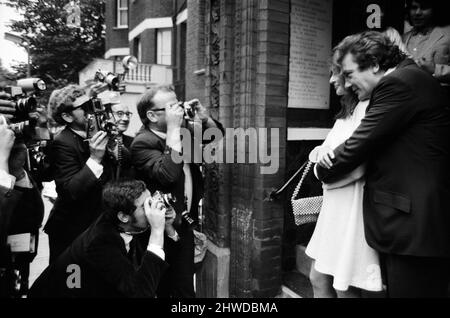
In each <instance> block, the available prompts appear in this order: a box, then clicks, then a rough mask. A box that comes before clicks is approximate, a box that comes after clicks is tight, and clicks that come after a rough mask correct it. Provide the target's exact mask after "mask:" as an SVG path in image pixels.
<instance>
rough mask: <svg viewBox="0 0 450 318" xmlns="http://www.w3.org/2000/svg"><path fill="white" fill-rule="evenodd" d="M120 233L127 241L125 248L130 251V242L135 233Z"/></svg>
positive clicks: (125, 241)
mask: <svg viewBox="0 0 450 318" xmlns="http://www.w3.org/2000/svg"><path fill="white" fill-rule="evenodd" d="M119 234H120V236H121V237H122V239H123V241H124V243H125V248H126V249H127V252H129V251H130V242H131V240H132V239H133V235H130V234H126V233H119Z"/></svg>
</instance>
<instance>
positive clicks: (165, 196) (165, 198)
mask: <svg viewBox="0 0 450 318" xmlns="http://www.w3.org/2000/svg"><path fill="white" fill-rule="evenodd" d="M153 199H154V200H160V201H161V202H162V203H164V206H165V207H166V209H167V210H169V209H172V210H175V203H176V202H177V200H176V198H175V197H174V196H172V194H171V193H162V192H160V191H155V193H154V194H153ZM185 208H186V202H185ZM175 211H176V210H175ZM181 219H184V220H185V221H186V223H187V224H188V225H189V226H194V225H195V221H194V220H193V219H192V218H191V217H190V215H189V212H188V211H184V212H183V213H181V215H178V214H177V218H176V219H175V223H176V224H178V225H180V223H181Z"/></svg>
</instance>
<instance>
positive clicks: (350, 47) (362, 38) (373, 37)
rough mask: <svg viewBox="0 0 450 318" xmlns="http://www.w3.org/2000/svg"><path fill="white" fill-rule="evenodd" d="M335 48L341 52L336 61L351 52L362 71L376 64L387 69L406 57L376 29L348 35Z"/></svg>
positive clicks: (382, 68) (339, 61) (384, 69)
mask: <svg viewBox="0 0 450 318" xmlns="http://www.w3.org/2000/svg"><path fill="white" fill-rule="evenodd" d="M335 50H339V51H340V52H341V54H340V58H339V60H338V63H339V64H340V65H342V60H343V59H344V57H345V56H346V55H347V54H349V53H350V54H352V55H353V57H354V61H355V63H357V64H358V66H359V69H360V70H361V71H364V70H366V69H368V68H369V67H371V66H375V65H378V66H379V67H380V69H381V70H383V71H387V70H388V69H390V68H393V67H395V66H397V65H398V64H399V63H400V62H402V61H403V60H404V59H405V58H406V54H405V53H403V52H401V50H400V49H399V47H398V46H397V45H394V44H393V43H392V41H391V40H390V39H389V38H388V37H387V36H386V35H384V34H383V33H380V32H376V31H365V32H362V33H358V34H354V35H350V36H348V37H346V38H345V39H344V40H342V42H341V43H339V44H338V45H337V47H336V48H335Z"/></svg>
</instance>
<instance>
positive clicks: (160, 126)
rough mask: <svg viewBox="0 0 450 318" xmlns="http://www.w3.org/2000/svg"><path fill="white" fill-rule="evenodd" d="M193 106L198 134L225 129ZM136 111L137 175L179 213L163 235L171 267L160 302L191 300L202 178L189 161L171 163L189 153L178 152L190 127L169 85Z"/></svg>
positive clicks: (133, 150)
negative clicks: (167, 195) (169, 198)
mask: <svg viewBox="0 0 450 318" xmlns="http://www.w3.org/2000/svg"><path fill="white" fill-rule="evenodd" d="M192 104H193V105H194V109H193V110H194V112H195V114H196V115H195V121H194V123H193V125H196V124H197V125H198V124H199V126H194V127H196V128H195V129H198V128H200V132H202V130H205V129H207V128H216V129H221V130H223V128H222V126H221V125H220V123H218V122H216V121H214V120H213V119H211V118H210V117H209V116H208V114H207V111H206V109H205V108H204V107H203V106H202V105H201V104H200V103H199V102H198V101H197V100H194V101H193V103H192ZM137 109H138V113H139V116H140V118H141V120H142V123H143V127H142V128H141V130H140V131H139V133H138V134H137V136H136V137H135V139H134V142H133V144H132V146H131V156H132V163H133V165H134V166H135V168H136V172H137V173H136V176H137V177H138V178H141V179H142V180H143V181H144V182H145V183H146V185H147V187H148V188H149V190H150V191H152V192H153V191H155V190H159V191H161V192H163V193H171V194H172V196H173V197H174V198H175V202H174V206H175V210H176V212H177V220H176V221H175V228H176V230H175V231H172V232H167V233H166V234H167V236H168V238H167V239H166V240H165V250H166V253H167V262H168V263H169V264H170V268H169V270H168V271H167V273H166V275H165V276H164V278H163V279H162V280H161V283H160V286H159V288H158V297H178V298H188V297H195V291H194V285H193V275H194V234H193V224H192V222H191V221H194V222H195V221H196V220H197V219H198V203H199V200H200V199H201V197H202V196H203V179H202V174H201V171H200V169H199V166H198V165H197V164H194V163H193V162H194V160H193V158H190V162H186V161H183V160H180V161H178V162H177V161H176V160H174V158H177V157H179V155H180V154H181V153H182V152H188V151H189V150H190V149H183V147H182V143H181V129H182V128H183V127H188V128H193V126H191V125H190V124H188V123H187V121H186V119H185V111H184V109H183V107H181V105H180V103H179V102H178V99H177V96H176V95H175V92H174V90H173V88H172V87H171V86H158V87H155V88H152V89H151V90H149V91H148V92H147V93H146V94H145V95H144V96H143V97H142V98H141V100H140V101H139V103H138V105H137ZM194 135H195V133H194ZM191 136H192V134H191ZM201 143H202V140H200V144H201ZM194 144H195V142H194ZM182 215H184V217H181V216H182Z"/></svg>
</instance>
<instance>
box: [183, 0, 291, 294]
mask: <svg viewBox="0 0 450 318" xmlns="http://www.w3.org/2000/svg"><path fill="white" fill-rule="evenodd" d="M199 1H200V2H199ZM191 3H201V0H198V1H194V0H191ZM204 3H205V9H204V12H205V16H204V18H205V28H204V33H205V35H206V38H205V39H206V41H205V42H206V50H205V58H206V74H205V87H206V96H205V104H206V105H208V107H209V109H210V112H211V114H212V116H213V117H214V118H218V119H219V120H220V121H221V122H222V123H223V124H224V126H225V127H227V128H243V129H248V128H267V129H270V128H278V129H279V144H278V145H277V146H276V147H275V148H274V149H270V139H268V141H267V142H266V144H267V145H268V147H269V149H268V153H269V154H270V153H271V151H277V152H278V153H279V170H278V172H277V173H276V174H275V175H262V174H261V172H260V168H261V166H262V165H261V164H259V163H258V164H230V163H229V164H214V165H209V166H207V167H206V187H205V188H206V193H205V207H204V211H205V217H206V220H205V221H206V225H205V232H206V233H207V235H208V238H209V240H210V242H209V243H210V248H209V252H208V254H207V257H206V259H205V264H204V266H203V269H202V271H201V273H200V275H199V277H200V280H199V282H198V288H199V289H198V293H199V296H203V297H217V296H223V297H226V296H231V297H274V296H276V295H278V294H279V293H280V291H281V276H282V272H281V235H282V231H283V207H282V206H281V205H280V204H279V203H272V202H266V201H265V200H264V198H265V197H266V195H267V194H268V193H269V192H270V191H271V190H272V188H275V187H277V186H279V184H280V182H282V180H284V172H285V171H284V170H285V148H286V108H287V91H288V88H287V84H288V53H289V0H239V1H235V0H204ZM188 7H189V8H191V7H190V6H189V5H188ZM190 14H191V13H189V18H188V19H191V17H192V16H191V15H190ZM194 23H195V21H194V22H192V25H194ZM190 25H191V24H189V23H188V39H189V36H190V34H191V32H192V30H193V29H194V28H193V29H192V30H190V29H189V26H190ZM189 46H191V48H192V47H197V48H198V46H197V44H196V43H191V41H189V40H188V51H189ZM188 56H189V54H188ZM188 59H189V57H188ZM192 59H193V61H194V62H195V58H194V57H192ZM187 64H189V60H188V63H187ZM187 82H189V79H188V80H187ZM247 149H249V144H248V141H247ZM226 151H234V154H235V157H236V155H237V150H236V149H227V150H226ZM246 152H248V150H247V151H246ZM247 158H248V156H247ZM227 262H229V264H228V263H227ZM206 267H207V268H206ZM228 272H229V277H227V273H228ZM221 288H222V289H221ZM225 288H228V290H227V291H225V292H224V289H225Z"/></svg>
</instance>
